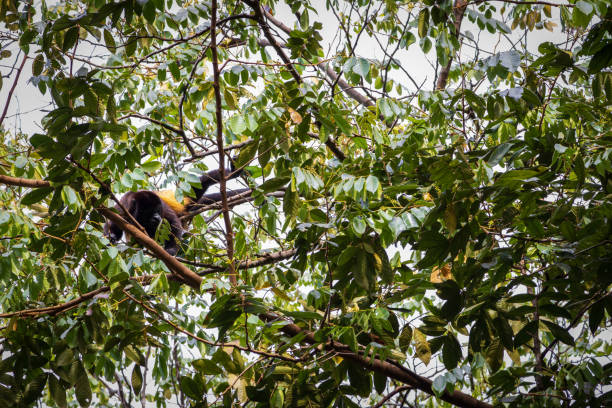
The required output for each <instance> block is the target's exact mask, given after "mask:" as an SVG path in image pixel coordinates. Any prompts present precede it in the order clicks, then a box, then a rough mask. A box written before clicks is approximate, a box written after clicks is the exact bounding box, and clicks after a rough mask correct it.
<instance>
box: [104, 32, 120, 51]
mask: <svg viewBox="0 0 612 408" xmlns="http://www.w3.org/2000/svg"><path fill="white" fill-rule="evenodd" d="M104 43H105V44H106V48H108V50H109V51H110V52H113V53H114V52H115V50H116V49H117V44H116V43H115V39H114V38H113V35H112V34H111V33H110V31H108V30H104Z"/></svg>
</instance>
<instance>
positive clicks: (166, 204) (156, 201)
mask: <svg viewBox="0 0 612 408" xmlns="http://www.w3.org/2000/svg"><path fill="white" fill-rule="evenodd" d="M234 170H235V169H234V165H233V163H232V167H231V169H226V174H230V178H236V177H238V176H239V175H240V174H241V172H240V171H234ZM220 179H221V172H220V171H219V170H218V169H215V170H211V171H209V172H207V173H205V174H203V175H202V176H201V177H200V183H201V185H202V186H201V188H198V187H192V190H193V195H192V196H188V197H185V199H184V200H183V204H181V203H179V202H178V201H176V199H175V198H174V192H172V191H168V190H166V191H148V190H141V191H129V192H127V193H125V194H124V195H123V197H121V200H119V202H120V203H121V205H123V207H124V208H125V209H126V210H127V211H128V212H129V213H130V214H131V215H132V217H134V219H135V220H136V221H138V223H139V224H140V225H142V226H143V227H144V229H145V230H146V232H147V235H149V236H150V237H151V238H155V231H157V227H159V224H161V222H162V220H163V219H165V220H167V221H168V223H169V224H170V236H169V237H168V239H166V241H165V242H164V249H165V250H166V252H168V253H169V254H170V255H172V256H174V255H176V254H177V253H178V250H179V246H178V240H180V239H181V238H182V236H183V232H184V229H183V224H182V223H181V220H180V217H181V216H182V215H185V214H186V213H187V212H188V211H189V210H191V209H192V208H194V207H195V206H196V205H198V204H212V203H215V202H217V201H219V200H221V193H211V194H205V193H206V190H208V188H209V187H210V186H212V185H213V184H216V183H218V182H219V180H220ZM246 191H249V189H248V188H242V189H238V190H232V191H228V192H227V196H228V197H233V196H235V195H238V194H241V193H244V192H246ZM115 209H116V210H117V211H118V212H119V215H121V216H122V217H124V218H125V213H124V212H123V210H122V209H121V207H120V206H119V205H116V206H115ZM104 235H106V236H107V237H108V238H109V239H110V241H111V242H112V243H116V242H118V241H119V240H120V239H121V237H122V236H123V230H122V229H121V228H119V226H118V225H117V224H115V223H114V222H112V221H111V220H106V223H105V224H104Z"/></svg>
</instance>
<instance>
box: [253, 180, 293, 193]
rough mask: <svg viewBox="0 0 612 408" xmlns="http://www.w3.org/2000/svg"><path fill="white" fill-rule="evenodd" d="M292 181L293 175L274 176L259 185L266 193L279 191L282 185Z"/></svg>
mask: <svg viewBox="0 0 612 408" xmlns="http://www.w3.org/2000/svg"><path fill="white" fill-rule="evenodd" d="M290 181H291V177H274V178H271V179H269V180H266V181H265V182H263V183H262V184H261V185H260V186H259V188H260V189H261V190H263V192H264V193H269V192H271V191H278V190H279V189H280V188H281V187H283V186H285V185H286V184H287V183H289V182H290Z"/></svg>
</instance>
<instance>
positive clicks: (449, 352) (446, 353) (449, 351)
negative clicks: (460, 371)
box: [442, 334, 462, 370]
mask: <svg viewBox="0 0 612 408" xmlns="http://www.w3.org/2000/svg"><path fill="white" fill-rule="evenodd" d="M461 356H462V355H461V345H460V344H459V341H458V340H457V338H456V337H455V336H453V335H452V334H448V335H446V336H445V337H444V346H443V347H442V361H443V362H444V366H445V367H446V369H447V370H452V369H453V368H455V367H457V364H458V363H459V360H461Z"/></svg>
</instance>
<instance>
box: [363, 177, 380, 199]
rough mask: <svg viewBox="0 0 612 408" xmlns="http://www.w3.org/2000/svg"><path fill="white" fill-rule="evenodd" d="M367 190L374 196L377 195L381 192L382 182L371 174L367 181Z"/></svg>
mask: <svg viewBox="0 0 612 408" xmlns="http://www.w3.org/2000/svg"><path fill="white" fill-rule="evenodd" d="M366 190H367V191H369V192H370V193H372V194H377V193H378V192H379V191H380V190H381V187H380V182H379V181H378V178H376V176H374V175H372V174H370V175H369V176H368V178H367V179H366Z"/></svg>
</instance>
